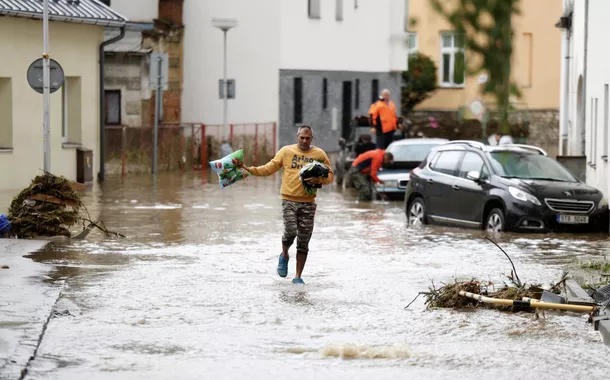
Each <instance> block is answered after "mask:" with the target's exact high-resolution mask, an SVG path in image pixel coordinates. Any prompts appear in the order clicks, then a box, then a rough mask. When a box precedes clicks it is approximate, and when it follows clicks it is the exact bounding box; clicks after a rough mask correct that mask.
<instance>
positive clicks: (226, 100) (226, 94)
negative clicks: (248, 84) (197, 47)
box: [222, 29, 229, 140]
mask: <svg viewBox="0 0 610 380" xmlns="http://www.w3.org/2000/svg"><path fill="white" fill-rule="evenodd" d="M222 32H223V39H224V41H223V44H224V48H223V55H224V58H223V60H224V63H223V65H224V67H223V77H224V84H223V87H224V105H223V118H222V119H223V125H224V138H225V140H226V139H227V108H228V106H229V86H228V84H227V29H223V31H222Z"/></svg>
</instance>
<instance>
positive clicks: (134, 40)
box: [0, 0, 152, 54]
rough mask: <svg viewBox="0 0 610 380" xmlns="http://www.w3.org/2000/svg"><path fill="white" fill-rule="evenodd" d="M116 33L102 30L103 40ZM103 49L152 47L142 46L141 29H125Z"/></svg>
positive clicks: (144, 50)
mask: <svg viewBox="0 0 610 380" xmlns="http://www.w3.org/2000/svg"><path fill="white" fill-rule="evenodd" d="M0 1H1V0H0ZM116 35H117V32H116V29H115V30H112V29H110V30H108V29H106V30H105V31H104V40H109V39H111V38H112V37H114V36H116ZM104 51H105V52H107V53H133V54H147V53H150V52H151V51H152V49H148V48H143V47H142V32H141V31H138V30H126V31H125V37H123V39H121V40H118V41H116V42H115V43H112V44H110V45H107V46H105V47H104Z"/></svg>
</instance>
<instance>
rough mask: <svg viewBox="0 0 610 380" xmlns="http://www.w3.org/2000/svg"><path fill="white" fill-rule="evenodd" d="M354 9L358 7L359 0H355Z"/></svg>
mask: <svg viewBox="0 0 610 380" xmlns="http://www.w3.org/2000/svg"><path fill="white" fill-rule="evenodd" d="M354 9H358V0H354Z"/></svg>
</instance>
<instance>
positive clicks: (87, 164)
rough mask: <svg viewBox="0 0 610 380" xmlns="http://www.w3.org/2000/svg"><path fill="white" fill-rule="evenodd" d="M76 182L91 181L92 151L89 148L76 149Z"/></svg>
mask: <svg viewBox="0 0 610 380" xmlns="http://www.w3.org/2000/svg"><path fill="white" fill-rule="evenodd" d="M76 182H80V183H88V182H93V151H92V150H91V149H85V148H77V149H76Z"/></svg>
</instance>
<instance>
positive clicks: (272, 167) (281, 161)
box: [249, 144, 335, 202]
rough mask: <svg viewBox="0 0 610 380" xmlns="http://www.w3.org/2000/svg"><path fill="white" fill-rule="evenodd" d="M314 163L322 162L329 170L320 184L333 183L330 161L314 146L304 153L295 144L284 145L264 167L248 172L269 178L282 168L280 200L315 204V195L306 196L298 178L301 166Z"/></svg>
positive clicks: (251, 169) (253, 168)
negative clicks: (326, 176)
mask: <svg viewBox="0 0 610 380" xmlns="http://www.w3.org/2000/svg"><path fill="white" fill-rule="evenodd" d="M314 161H319V162H322V163H323V164H324V165H326V166H327V167H328V168H329V169H330V173H329V174H328V178H321V182H322V184H323V185H328V184H331V183H333V180H334V178H335V176H334V173H333V169H332V166H331V164H330V160H329V159H328V156H327V155H326V153H325V152H324V151H323V150H322V149H320V148H317V147H315V146H312V147H311V148H309V150H307V151H304V150H301V149H300V148H299V146H298V145H297V144H293V145H286V146H284V147H283V148H282V149H280V150H279V151H278V152H277V154H276V155H275V157H273V159H272V160H271V161H269V162H268V163H267V164H266V165H263V166H257V167H251V168H250V170H249V171H250V174H252V175H255V176H261V177H262V176H269V175H271V174H273V173H275V172H277V171H278V170H280V169H281V168H283V169H284V172H283V174H282V188H281V189H280V193H281V194H282V199H286V200H289V201H293V202H315V197H316V194H315V193H314V194H313V195H309V194H307V193H306V192H305V189H304V187H303V183H302V182H301V179H300V178H299V172H300V171H301V169H302V168H303V166H305V165H307V164H309V163H310V162H314Z"/></svg>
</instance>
